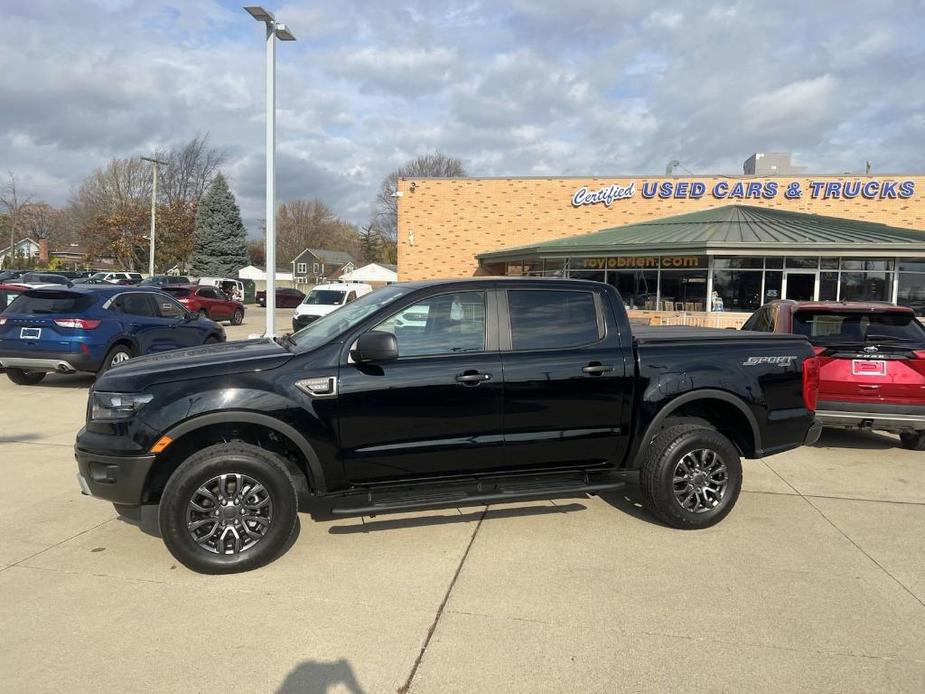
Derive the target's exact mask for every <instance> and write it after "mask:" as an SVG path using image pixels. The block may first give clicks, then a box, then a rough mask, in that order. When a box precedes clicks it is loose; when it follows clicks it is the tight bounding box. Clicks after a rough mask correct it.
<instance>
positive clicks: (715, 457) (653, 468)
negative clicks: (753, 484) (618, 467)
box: [639, 424, 742, 530]
mask: <svg viewBox="0 0 925 694" xmlns="http://www.w3.org/2000/svg"><path fill="white" fill-rule="evenodd" d="M639 482H640V486H641V487H642V495H643V500H644V503H645V505H646V506H647V507H648V508H649V510H650V511H651V512H652V513H653V514H654V515H655V516H657V517H658V518H659V519H660V520H662V521H664V522H665V523H667V524H668V525H670V526H672V527H675V528H681V529H684V530H697V529H700V528H709V527H710V526H711V525H715V524H716V523H719V522H720V521H721V520H722V519H723V518H725V517H726V516H727V515H728V514H729V512H730V511H732V507H733V506H735V503H736V500H737V499H738V498H739V492H740V491H741V489H742V462H741V460H740V458H739V451H738V449H737V448H736V447H735V446H734V445H733V443H732V442H731V441H730V440H729V439H728V438H726V437H725V436H723V435H722V434H721V433H719V432H718V431H716V430H715V429H712V428H709V427H706V426H702V425H700V424H675V425H671V426H668V427H667V428H665V429H664V430H663V431H661V432H659V433H658V435H656V437H655V439H654V440H653V441H652V442H651V444H650V445H649V448H648V450H647V451H646V453H645V456H644V458H643V461H642V466H641V469H640V474H639Z"/></svg>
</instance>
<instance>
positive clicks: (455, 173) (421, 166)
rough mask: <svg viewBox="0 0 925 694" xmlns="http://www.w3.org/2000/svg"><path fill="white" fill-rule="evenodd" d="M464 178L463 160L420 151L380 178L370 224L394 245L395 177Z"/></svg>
mask: <svg viewBox="0 0 925 694" xmlns="http://www.w3.org/2000/svg"><path fill="white" fill-rule="evenodd" d="M413 176H416V177H420V178H465V177H466V176H468V174H467V173H466V168H465V167H464V166H463V163H462V161H460V160H459V159H457V158H456V157H451V156H449V155H447V154H443V153H442V152H433V153H430V154H422V155H420V156H418V157H415V158H414V159H412V160H411V161H409V162H408V163H407V164H405V165H404V166H402V167H400V168H398V169H395V171H393V172H391V173H390V174H389V175H388V176H386V177H385V178H384V179H383V180H382V184H381V185H380V186H379V192H378V193H377V194H376V202H375V207H374V212H373V219H372V224H373V227H374V228H375V229H376V230H377V231H378V233H379V235H380V238H381V239H382V241H383V242H384V243H387V244H390V245H392V246H394V245H395V243H396V241H397V236H398V200H397V199H396V198H394V197H392V194H393V193H394V192H395V191H396V190H397V188H398V179H400V178H410V177H413Z"/></svg>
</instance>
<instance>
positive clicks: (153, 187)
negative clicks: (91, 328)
mask: <svg viewBox="0 0 925 694" xmlns="http://www.w3.org/2000/svg"><path fill="white" fill-rule="evenodd" d="M141 160H142V161H149V162H151V175H152V176H153V181H152V183H151V236H150V238H149V243H150V249H149V251H148V253H149V255H148V275H149V276H150V277H153V276H154V229H155V226H156V224H155V220H156V218H157V165H158V164H163V165H164V166H167V162H166V161H163V160H161V159H155V158H154V157H142V158H141Z"/></svg>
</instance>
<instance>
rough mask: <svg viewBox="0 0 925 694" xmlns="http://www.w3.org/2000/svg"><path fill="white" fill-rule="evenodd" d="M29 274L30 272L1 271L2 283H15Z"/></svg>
mask: <svg viewBox="0 0 925 694" xmlns="http://www.w3.org/2000/svg"><path fill="white" fill-rule="evenodd" d="M27 272H28V270H2V271H0V282H6V283H10V282H15V281H16V280H18V279H19V278H20V277H22V276H23V275H25V274H26V273H27Z"/></svg>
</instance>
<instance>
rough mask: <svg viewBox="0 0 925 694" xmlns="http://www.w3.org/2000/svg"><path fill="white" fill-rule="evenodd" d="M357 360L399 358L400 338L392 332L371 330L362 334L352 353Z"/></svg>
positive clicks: (375, 360) (390, 359) (370, 360)
mask: <svg viewBox="0 0 925 694" xmlns="http://www.w3.org/2000/svg"><path fill="white" fill-rule="evenodd" d="M350 356H352V357H353V360H354V361H355V362H360V363H365V362H382V361H394V360H395V359H398V340H396V339H395V336H394V335H393V334H392V333H387V332H384V331H381V330H370V331H369V332H368V333H363V334H362V335H360V339H358V340H357V344H356V347H355V348H354V350H353V351H352V352H351V353H350Z"/></svg>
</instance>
